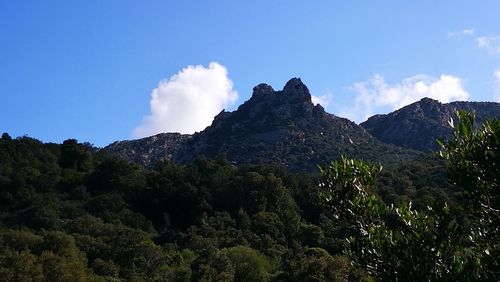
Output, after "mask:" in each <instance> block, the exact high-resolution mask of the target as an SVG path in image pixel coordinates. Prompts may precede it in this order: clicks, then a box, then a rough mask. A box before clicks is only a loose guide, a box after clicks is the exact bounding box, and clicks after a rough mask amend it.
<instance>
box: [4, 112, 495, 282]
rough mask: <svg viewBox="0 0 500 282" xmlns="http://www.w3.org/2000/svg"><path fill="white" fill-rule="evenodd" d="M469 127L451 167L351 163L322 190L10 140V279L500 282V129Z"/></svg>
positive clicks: (204, 166) (453, 149) (335, 168)
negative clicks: (141, 164)
mask: <svg viewBox="0 0 500 282" xmlns="http://www.w3.org/2000/svg"><path fill="white" fill-rule="evenodd" d="M470 119H471V117H470V116H468V115H466V114H461V115H460V120H461V122H459V123H458V124H457V125H456V126H455V127H456V129H455V135H454V138H453V139H452V140H451V141H449V142H447V143H444V144H443V147H442V156H443V157H444V160H441V159H439V158H438V157H437V156H427V157H423V158H420V159H416V160H413V161H411V162H406V163H403V164H401V165H399V166H394V167H388V168H385V169H384V170H382V171H380V169H379V167H378V166H371V165H368V164H365V163H364V162H361V161H355V160H350V159H346V158H344V159H341V160H340V161H336V162H334V163H332V165H331V166H329V167H325V168H323V173H322V175H321V176H315V175H309V174H296V173H289V172H287V171H286V170H285V169H283V168H278V167H269V166H262V165H261V166H256V165H239V166H236V165H234V164H231V163H228V162H226V161H224V160H223V159H213V160H209V159H204V158H198V159H196V160H195V161H193V162H192V163H190V164H187V165H182V166H181V165H175V164H172V163H169V162H159V163H157V165H156V166H155V167H154V168H153V169H151V170H145V169H143V168H141V167H139V166H138V165H136V164H132V163H129V162H127V161H125V160H123V159H120V158H117V157H113V156H110V155H108V154H106V153H105V152H102V151H100V150H98V149H96V148H94V147H93V146H92V145H90V144H87V143H84V144H82V143H78V142H77V141H76V140H66V141H65V142H64V143H63V144H43V143H41V142H39V141H37V140H35V139H32V138H28V137H20V138H15V139H12V138H11V137H10V136H9V135H8V134H3V135H2V137H1V139H0V277H2V280H5V281H29V280H31V281H233V280H236V281H348V280H350V281H358V280H364V281H370V280H374V279H375V280H392V279H394V278H396V277H398V278H400V279H401V280H421V279H424V280H427V279H431V280H451V279H456V280H467V279H472V280H477V279H480V280H492V281H495V280H496V281H498V279H499V273H498V269H499V266H498V257H499V245H498V242H499V241H500V240H499V238H498V236H499V218H498V210H499V198H500V197H499V188H498V175H500V173H499V171H498V170H499V167H498V164H499V161H498V152H499V151H500V150H499V148H498V146H499V143H500V142H499V132H500V126H499V122H498V121H489V122H487V123H485V125H484V126H483V127H481V128H479V129H477V130H474V129H473V128H472V126H471V123H470ZM447 174H448V175H449V176H450V179H451V181H447V180H446V175H447ZM319 184H321V185H319ZM410 201H411V202H412V203H413V205H410ZM445 203H446V204H445ZM428 206H429V207H431V209H429V208H428ZM346 239H349V241H348V240H346Z"/></svg>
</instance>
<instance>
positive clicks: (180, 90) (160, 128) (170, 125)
mask: <svg viewBox="0 0 500 282" xmlns="http://www.w3.org/2000/svg"><path fill="white" fill-rule="evenodd" d="M237 98H238V93H237V92H236V91H235V90H233V82H232V81H231V80H230V79H229V77H228V73H227V69H226V68H225V67H224V66H222V65H220V64H219V63H216V62H212V63H210V64H209V65H208V67H207V68H206V67H204V66H201V65H196V66H188V67H186V68H184V69H182V70H181V71H179V73H177V74H175V75H173V76H172V77H170V79H168V80H163V81H161V82H160V83H159V84H158V87H157V88H155V89H154V90H153V92H152V93H151V100H150V106H151V114H150V115H148V116H146V117H144V119H143V121H142V123H141V124H140V125H139V126H138V127H136V128H135V129H134V132H133V135H134V136H135V137H145V136H150V135H153V134H157V133H161V132H180V133H194V132H196V131H200V130H203V129H205V127H207V126H208V125H210V124H211V122H212V121H213V118H214V116H215V115H217V114H218V113H219V112H220V111H221V110H222V109H224V108H225V107H227V106H228V105H230V104H231V103H233V102H234V101H236V99H237Z"/></svg>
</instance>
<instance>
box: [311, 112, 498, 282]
mask: <svg viewBox="0 0 500 282" xmlns="http://www.w3.org/2000/svg"><path fill="white" fill-rule="evenodd" d="M499 141H500V122H499V121H494V120H492V121H486V122H485V123H484V124H483V125H482V126H481V127H480V128H478V129H476V130H475V129H474V116H473V115H472V114H468V113H465V112H458V124H457V125H456V126H454V133H453V138H452V139H451V140H450V141H448V142H446V143H445V142H441V143H440V144H441V147H442V150H441V156H443V157H444V158H445V159H446V160H447V161H448V170H449V175H450V178H451V179H452V180H453V181H454V182H455V184H457V185H459V186H460V187H462V188H463V189H464V191H465V193H464V195H465V202H466V206H467V209H466V210H467V215H468V216H469V217H470V218H471V219H473V223H472V224H471V225H470V226H469V225H465V224H459V223H457V222H456V221H455V218H454V216H453V215H452V214H450V212H449V208H448V205H447V204H446V203H441V204H440V205H438V206H435V207H428V210H427V211H416V210H414V209H413V208H412V206H411V202H405V203H403V204H402V205H401V206H400V207H397V208H395V207H393V206H386V205H385V204H384V203H383V202H382V201H380V200H379V199H378V198H377V197H376V196H375V194H373V193H372V187H373V184H374V181H375V179H376V175H377V173H378V172H379V171H380V167H378V166H369V165H367V164H365V163H364V162H362V161H357V160H350V159H346V158H342V159H341V160H340V161H335V162H333V163H332V164H331V165H330V166H329V167H326V168H323V169H321V177H322V182H321V184H320V196H321V201H322V203H323V205H325V206H327V207H329V208H330V210H331V212H332V214H333V216H334V217H335V218H336V219H337V220H338V222H339V224H345V225H347V226H348V227H349V229H348V230H349V232H348V234H347V236H346V239H347V240H348V242H349V247H348V248H347V250H346V254H347V255H348V256H349V257H350V259H351V260H352V261H353V263H354V265H355V266H357V267H361V268H364V269H366V270H367V271H368V272H369V273H371V274H372V275H373V276H374V277H375V278H377V279H380V280H384V281H385V280H396V279H400V280H403V281H407V280H413V281H415V280H418V281H420V280H422V281H424V280H433V281H434V280H454V279H455V280H467V281H468V280H478V279H480V280H486V281H490V280H491V281H498V279H499V277H500V274H499V269H500V268H499V262H498V258H499V257H500V254H499V242H500V238H499V223H500V218H499V214H500V212H499V210H500V207H499V193H500V190H499V179H498V178H499V177H500V171H499V161H500V160H499V152H500V148H499V144H500V142H499Z"/></svg>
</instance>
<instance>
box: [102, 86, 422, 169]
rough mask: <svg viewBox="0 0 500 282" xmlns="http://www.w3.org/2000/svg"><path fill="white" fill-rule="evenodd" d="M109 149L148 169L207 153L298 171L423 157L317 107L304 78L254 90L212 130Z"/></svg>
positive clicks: (223, 114) (220, 116)
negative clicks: (341, 162) (342, 162)
mask: <svg viewBox="0 0 500 282" xmlns="http://www.w3.org/2000/svg"><path fill="white" fill-rule="evenodd" d="M174 136H175V137H174ZM153 139H154V140H153ZM132 145H133V146H132ZM105 150H108V151H110V152H113V153H116V154H118V155H121V156H123V157H125V158H127V159H129V160H133V161H136V162H139V163H141V164H144V165H150V164H152V163H154V162H155V161H157V160H160V159H164V158H167V159H170V160H172V161H174V162H176V163H189V162H191V161H193V160H194V159H195V158H196V157H198V156H201V155H204V156H206V157H209V158H213V157H217V156H223V157H224V158H226V159H227V160H228V161H231V162H233V163H238V164H239V163H253V164H273V165H284V166H286V167H288V168H289V169H291V170H295V171H311V170H316V166H317V165H318V164H325V163H329V162H330V161H331V160H333V159H337V158H339V157H340V156H341V155H346V156H350V157H355V158H361V159H365V160H367V161H371V162H382V163H388V162H391V161H397V160H399V159H401V158H403V159H407V158H413V157H415V156H416V155H418V153H417V152H416V151H412V150H405V149H402V148H399V147H396V146H393V145H388V144H384V143H382V142H380V141H378V140H377V139H376V138H374V137H373V136H371V135H370V134H368V133H367V132H366V131H365V130H364V129H363V128H362V127H361V126H358V125H356V124H355V123H353V122H351V121H349V120H347V119H344V118H339V117H336V116H334V115H332V114H329V113H326V112H325V111H324V109H323V107H321V105H316V106H315V105H314V104H313V103H312V102H311V94H310V92H309V90H308V88H307V86H305V85H304V84H303V83H302V81H301V80H300V78H293V79H291V80H290V81H288V83H286V85H285V87H284V88H283V90H280V91H275V90H274V89H273V88H272V87H271V86H269V85H267V84H260V85H258V86H256V87H254V89H253V94H252V97H251V98H250V99H249V100H248V101H246V102H245V103H243V104H242V105H240V107H239V108H238V109H237V110H236V111H234V112H226V111H222V112H221V113H219V114H218V115H217V116H216V117H215V118H214V121H213V122H212V125H211V126H209V127H207V128H206V129H205V130H204V131H202V132H198V133H195V134H193V135H192V136H184V135H172V134H167V135H162V134H160V135H156V136H153V137H148V138H144V139H140V140H134V141H122V142H119V143H113V144H112V145H110V146H108V147H106V148H105ZM132 150H133V151H134V152H133V151H132ZM138 152H140V153H138Z"/></svg>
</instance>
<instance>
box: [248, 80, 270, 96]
mask: <svg viewBox="0 0 500 282" xmlns="http://www.w3.org/2000/svg"><path fill="white" fill-rule="evenodd" d="M266 95H274V89H273V87H272V86H271V85H269V84H266V83H261V84H259V85H257V86H255V87H254V88H253V93H252V98H253V97H255V98H259V97H264V96H266Z"/></svg>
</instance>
